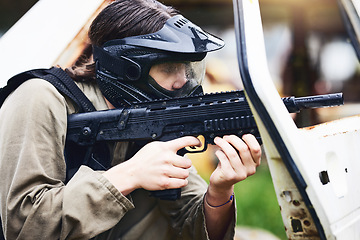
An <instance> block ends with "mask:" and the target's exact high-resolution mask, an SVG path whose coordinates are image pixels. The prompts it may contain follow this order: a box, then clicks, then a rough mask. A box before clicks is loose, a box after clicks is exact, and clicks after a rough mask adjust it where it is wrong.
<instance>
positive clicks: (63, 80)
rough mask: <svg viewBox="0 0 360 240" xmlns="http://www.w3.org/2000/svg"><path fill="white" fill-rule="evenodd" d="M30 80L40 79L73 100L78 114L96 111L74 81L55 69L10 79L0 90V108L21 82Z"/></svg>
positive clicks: (58, 69)
mask: <svg viewBox="0 0 360 240" xmlns="http://www.w3.org/2000/svg"><path fill="white" fill-rule="evenodd" d="M32 78H41V79H44V80H46V81H48V82H50V83H51V84H52V85H54V87H55V88H56V89H57V90H58V91H59V92H61V93H62V94H64V95H66V96H68V97H69V98H70V99H71V100H73V101H74V102H75V103H76V105H77V106H78V107H79V111H80V112H92V111H95V110H96V109H95V107H94V105H93V104H92V103H91V102H90V100H89V99H88V98H87V97H86V96H85V94H84V93H83V92H82V91H81V90H80V88H79V87H78V86H77V85H76V83H75V82H74V80H73V79H72V78H71V77H70V76H69V75H68V74H67V73H66V72H65V71H64V70H62V69H61V68H57V67H52V68H50V69H33V70H30V71H26V72H23V73H20V74H18V75H15V76H14V77H12V78H10V79H9V81H8V82H7V85H6V86H5V87H3V88H2V89H0V107H1V106H2V104H3V102H4V101H5V99H6V98H7V96H9V94H10V93H11V92H13V91H14V90H15V89H16V88H17V87H19V86H20V85H21V84H22V83H23V82H25V81H27V80H29V79H32Z"/></svg>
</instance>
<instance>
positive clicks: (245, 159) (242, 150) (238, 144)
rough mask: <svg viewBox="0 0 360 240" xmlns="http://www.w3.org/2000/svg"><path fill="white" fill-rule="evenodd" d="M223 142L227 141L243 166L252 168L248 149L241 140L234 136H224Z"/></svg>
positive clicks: (252, 163)
mask: <svg viewBox="0 0 360 240" xmlns="http://www.w3.org/2000/svg"><path fill="white" fill-rule="evenodd" d="M224 140H226V141H228V142H229V143H230V144H231V145H232V146H233V147H234V148H236V149H237V151H238V153H239V155H240V159H241V162H242V163H243V164H244V165H245V166H253V165H254V164H255V161H254V159H253V157H252V155H251V152H250V148H249V146H248V145H247V144H246V143H245V142H244V141H243V140H241V139H240V138H239V137H237V136H235V135H230V136H224Z"/></svg>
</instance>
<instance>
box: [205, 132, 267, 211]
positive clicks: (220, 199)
mask: <svg viewBox="0 0 360 240" xmlns="http://www.w3.org/2000/svg"><path fill="white" fill-rule="evenodd" d="M214 141H215V144H216V145H217V146H218V147H219V149H218V150H217V151H216V153H215V154H216V156H217V157H218V159H219V163H218V166H217V168H216V169H215V170H214V172H213V173H212V175H211V177H210V184H209V189H208V193H207V200H208V203H210V204H211V205H214V206H217V205H220V204H221V203H224V202H226V201H227V200H228V199H229V197H230V196H231V194H232V193H233V188H234V184H235V183H237V182H240V181H242V180H244V179H246V178H247V177H249V176H251V175H253V174H254V173H255V172H256V167H257V166H259V165H260V159H261V148H260V145H259V143H258V141H257V140H256V138H255V137H254V136H253V135H251V134H246V135H244V136H243V137H242V139H240V138H239V137H237V136H235V135H230V136H224V137H223V138H220V137H216V138H215V140H214Z"/></svg>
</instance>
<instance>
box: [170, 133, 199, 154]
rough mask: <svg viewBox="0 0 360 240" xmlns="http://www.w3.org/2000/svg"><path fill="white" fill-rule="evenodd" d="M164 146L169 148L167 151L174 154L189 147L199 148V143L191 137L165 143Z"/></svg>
mask: <svg viewBox="0 0 360 240" xmlns="http://www.w3.org/2000/svg"><path fill="white" fill-rule="evenodd" d="M166 144H167V146H168V147H169V149H171V150H172V151H176V152H177V151H178V150H180V149H182V148H185V147H190V146H195V147H201V141H200V140H199V139H198V138H196V137H193V136H186V137H181V138H177V139H174V140H170V141H168V142H166Z"/></svg>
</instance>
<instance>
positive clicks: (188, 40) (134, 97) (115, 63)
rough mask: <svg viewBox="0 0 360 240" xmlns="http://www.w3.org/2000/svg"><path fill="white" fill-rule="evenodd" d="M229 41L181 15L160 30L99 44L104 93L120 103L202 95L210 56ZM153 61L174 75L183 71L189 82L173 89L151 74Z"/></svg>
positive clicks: (97, 53) (98, 64) (98, 76)
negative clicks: (207, 57)
mask: <svg viewBox="0 0 360 240" xmlns="http://www.w3.org/2000/svg"><path fill="white" fill-rule="evenodd" d="M223 46H224V43H223V41H222V40H221V39H219V38H217V37H215V36H213V35H210V34H209V33H207V32H204V31H203V30H202V29H201V28H200V27H198V26H196V25H195V24H193V23H191V22H190V21H189V20H187V19H185V18H184V17H183V16H181V15H176V16H174V17H172V18H170V19H168V20H167V22H166V23H165V25H164V26H163V28H162V29H161V30H159V31H157V32H155V33H151V34H146V35H140V36H133V37H127V38H123V39H115V40H111V41H108V42H106V43H105V44H104V45H103V46H102V47H98V46H94V47H93V54H94V61H95V63H96V79H97V82H98V85H99V87H100V90H101V91H102V93H103V94H104V96H105V97H106V98H107V99H108V100H109V101H110V103H111V104H113V105H114V106H115V107H117V108H119V107H124V106H129V105H131V104H132V103H136V102H143V101H150V100H155V99H166V98H174V97H182V96H189V95H192V94H199V93H202V88H201V83H202V80H203V78H204V75H205V62H204V58H205V56H206V54H207V52H210V51H214V50H218V49H220V48H222V47H223ZM152 66H154V67H158V68H159V69H161V71H163V72H165V73H168V74H182V75H184V76H185V78H186V83H185V84H184V85H183V86H182V87H181V88H180V89H176V90H173V91H172V90H167V89H165V88H163V87H162V86H160V84H158V82H157V81H156V80H155V79H153V78H152V77H151V76H150V75H149V72H150V69H151V67H152Z"/></svg>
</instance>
